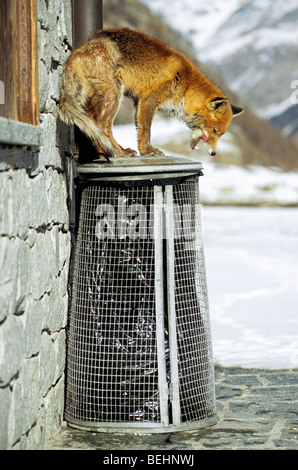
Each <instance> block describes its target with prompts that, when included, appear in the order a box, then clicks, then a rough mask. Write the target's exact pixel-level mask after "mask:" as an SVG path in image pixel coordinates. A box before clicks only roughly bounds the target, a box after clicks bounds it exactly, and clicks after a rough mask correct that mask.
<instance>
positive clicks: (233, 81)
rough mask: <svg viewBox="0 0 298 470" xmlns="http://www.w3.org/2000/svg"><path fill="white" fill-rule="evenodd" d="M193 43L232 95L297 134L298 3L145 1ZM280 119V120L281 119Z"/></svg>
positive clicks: (267, 0)
mask: <svg viewBox="0 0 298 470" xmlns="http://www.w3.org/2000/svg"><path fill="white" fill-rule="evenodd" d="M142 1H143V2H144V3H146V4H147V5H148V6H149V7H150V8H151V9H152V10H153V11H154V12H156V13H158V14H159V15H161V16H162V17H163V18H164V20H165V21H166V22H168V24H170V26H172V27H173V28H175V29H177V30H179V31H180V32H182V33H183V34H185V35H186V36H187V37H188V38H189V39H190V40H191V41H192V43H193V44H194V47H195V49H196V51H197V54H198V58H199V59H200V60H201V61H202V62H203V63H206V64H208V65H209V66H214V67H216V69H217V70H219V71H220V72H221V74H222V76H223V78H224V80H225V82H226V83H227V84H228V85H229V86H230V88H231V90H233V91H235V92H237V94H240V95H241V96H243V98H244V99H245V100H246V101H247V102H249V103H250V105H251V107H252V108H253V109H254V110H255V111H256V112H257V113H258V114H259V115H260V116H262V117H265V118H266V119H271V120H272V122H273V123H274V124H276V125H280V126H282V127H283V128H284V129H285V133H286V134H287V135H288V134H292V133H295V132H297V133H298V109H297V104H296V103H295V102H293V99H291V95H292V92H293V89H291V84H292V82H293V81H294V80H298V61H297V56H298V28H297V24H298V3H297V1H296V0H288V1H287V2H285V1H283V0H273V1H272V0H209V1H208V2H203V1H199V2H196V1H194V0H183V1H180V2H178V1H174V2H172V4H171V8H168V2H166V1H165V0H142ZM279 116H280V119H279Z"/></svg>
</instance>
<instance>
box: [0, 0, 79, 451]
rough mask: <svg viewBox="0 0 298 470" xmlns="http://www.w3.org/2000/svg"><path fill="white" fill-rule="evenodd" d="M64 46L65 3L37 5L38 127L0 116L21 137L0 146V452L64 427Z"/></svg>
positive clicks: (68, 213)
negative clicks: (60, 111) (60, 109)
mask: <svg viewBox="0 0 298 470" xmlns="http://www.w3.org/2000/svg"><path fill="white" fill-rule="evenodd" d="M71 43H72V23H71V0H38V45H39V87H40V126H39V128H38V129H36V128H33V126H28V125H25V124H18V125H16V124H15V123H14V122H8V121H7V120H4V119H3V118H2V121H3V122H2V124H3V123H4V124H3V126H4V127H5V129H6V130H7V128H8V135H11V133H12V134H18V133H20V135H22V132H23V134H24V136H25V137H24V142H25V144H24V145H20V144H19V145H12V144H10V145H5V144H1V146H0V448H2V449H42V448H43V445H44V441H45V439H47V438H49V437H51V436H53V435H55V434H56V433H57V432H58V431H59V430H60V425H61V422H62V419H63V408H64V370H65V349H66V346H65V343H66V341H65V340H66V330H65V328H66V323H67V310H68V272H69V260H70V252H71V232H72V226H73V209H72V208H73V206H74V204H73V189H72V181H73V161H72V160H71V158H69V157H66V156H65V152H70V151H71V150H72V148H73V138H72V133H71V131H69V129H67V128H66V127H65V126H63V125H62V124H60V123H59V122H57V100H58V97H59V82H60V78H61V73H62V70H63V64H64V62H65V59H66V57H67V56H68V54H69V52H70V48H71ZM30 133H32V136H33V137H32V142H33V145H28V142H29V143H30V138H31V137H30ZM36 136H37V137H36ZM10 140H12V141H14V140H15V141H16V140H17V138H16V137H12V138H11V139H10ZM36 140H38V142H37V145H36ZM38 143H41V145H38Z"/></svg>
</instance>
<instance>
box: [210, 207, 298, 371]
mask: <svg viewBox="0 0 298 470" xmlns="http://www.w3.org/2000/svg"><path fill="white" fill-rule="evenodd" d="M202 214H203V217H202V220H203V240H204V247H205V258H206V270H207V280H208V292H209V306H210V307H209V308H210V318H211V331H212V344H213V354H214V361H215V363H217V364H221V365H223V366H239V367H255V368H267V369H282V368H286V369H287V368H295V367H298V315H297V313H298V311H297V310H298V269H297V251H298V209H297V208H279V207H275V208H252V207H242V208H236V207H207V206H203V211H202Z"/></svg>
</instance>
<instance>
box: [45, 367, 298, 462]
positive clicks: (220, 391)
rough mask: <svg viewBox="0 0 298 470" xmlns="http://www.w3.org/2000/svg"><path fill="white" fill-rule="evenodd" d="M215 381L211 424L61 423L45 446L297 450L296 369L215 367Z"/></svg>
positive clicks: (59, 448)
mask: <svg viewBox="0 0 298 470" xmlns="http://www.w3.org/2000/svg"><path fill="white" fill-rule="evenodd" d="M215 381H216V398H217V413H218V417H219V422H218V423H217V424H216V425H215V426H212V427H209V428H206V429H202V430H198V431H195V432H194V431H192V432H178V433H172V434H151V435H123V434H122V435H121V434H105V433H93V432H87V431H81V430H76V429H71V428H69V427H65V428H63V429H62V432H61V433H60V434H59V435H58V436H57V437H56V438H55V439H54V440H51V441H49V442H47V443H46V449H51V450H54V449H57V450H102V451H113V450H114V451H120V450H121V451H128V450H135V451H136V450H143V451H158V450H160V451H169V452H171V451H174V450H175V451H177V450H178V451H187V452H189V451H196V450H298V370H277V371H276V370H275V371H270V370H259V369H238V368H221V367H216V368H215ZM105 454H107V455H110V453H105ZM144 455H145V453H144Z"/></svg>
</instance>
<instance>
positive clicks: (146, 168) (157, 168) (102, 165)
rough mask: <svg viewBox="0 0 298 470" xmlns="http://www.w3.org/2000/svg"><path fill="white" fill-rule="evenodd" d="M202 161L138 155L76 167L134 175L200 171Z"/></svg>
mask: <svg viewBox="0 0 298 470" xmlns="http://www.w3.org/2000/svg"><path fill="white" fill-rule="evenodd" d="M202 168H203V167H202V163H201V162H196V161H194V160H191V159H190V158H187V157H174V156H147V155H143V156H139V157H130V158H122V157H118V158H117V157H116V158H114V159H112V160H111V161H110V162H107V161H104V160H102V161H98V162H94V163H88V164H84V165H80V166H78V167H77V172H78V173H79V174H85V176H87V174H92V175H95V174H96V175H98V176H100V175H117V174H118V175H119V174H121V175H123V174H126V175H135V174H140V173H142V174H148V173H150V174H152V173H172V172H189V171H191V172H198V173H199V172H200V171H201V170H202Z"/></svg>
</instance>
